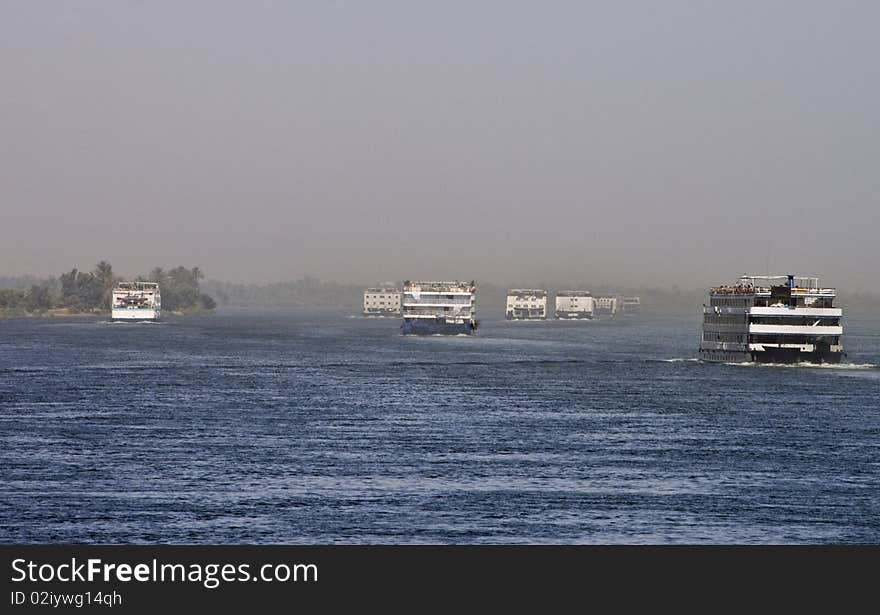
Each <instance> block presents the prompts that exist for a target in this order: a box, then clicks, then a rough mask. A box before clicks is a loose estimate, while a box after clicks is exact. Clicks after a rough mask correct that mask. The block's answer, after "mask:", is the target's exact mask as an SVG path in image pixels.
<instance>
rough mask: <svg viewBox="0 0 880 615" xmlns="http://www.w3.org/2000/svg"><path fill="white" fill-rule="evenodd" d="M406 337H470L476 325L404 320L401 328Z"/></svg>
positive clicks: (420, 319) (422, 319)
mask: <svg viewBox="0 0 880 615" xmlns="http://www.w3.org/2000/svg"><path fill="white" fill-rule="evenodd" d="M400 330H401V331H402V332H403V334H404V335H470V334H472V333H473V332H474V325H473V323H470V322H463V323H449V322H445V321H442V320H439V321H438V320H428V319H424V318H414V319H412V320H404V321H403V324H402V325H401V326H400Z"/></svg>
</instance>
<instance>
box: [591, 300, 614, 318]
mask: <svg viewBox="0 0 880 615" xmlns="http://www.w3.org/2000/svg"><path fill="white" fill-rule="evenodd" d="M618 311H620V300H619V298H618V297H596V302H595V308H594V312H595V313H596V315H597V316H614V315H615V314H617V312H618Z"/></svg>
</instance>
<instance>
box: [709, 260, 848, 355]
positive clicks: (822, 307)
mask: <svg viewBox="0 0 880 615" xmlns="http://www.w3.org/2000/svg"><path fill="white" fill-rule="evenodd" d="M836 296H837V292H836V291H835V289H833V288H823V287H822V286H820V285H819V278H815V277H806V276H796V275H783V276H757V275H744V276H742V277H741V278H740V279H739V281H737V282H736V283H735V284H734V285H732V286H718V287H716V288H712V289H711V290H710V291H709V305H708V306H703V339H702V341H701V342H700V358H701V359H703V360H705V361H723V362H737V363H742V362H760V363H799V362H806V363H839V362H840V360H841V357H842V356H843V345H842V344H841V339H840V338H841V336H842V335H843V327H842V325H841V318H842V316H843V311H842V310H841V309H840V308H836V307H834V299H835V297H836Z"/></svg>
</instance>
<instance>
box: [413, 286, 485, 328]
mask: <svg viewBox="0 0 880 615" xmlns="http://www.w3.org/2000/svg"><path fill="white" fill-rule="evenodd" d="M476 293H477V288H476V285H475V283H474V282H470V283H464V282H419V281H406V282H404V284H403V295H402V300H401V310H402V312H403V325H401V331H402V332H403V333H404V334H405V335H459V334H465V335H470V334H471V333H473V332H474V331H475V330H476V328H477V322H476V320H475V319H474V318H475V316H476V305H477V299H476V297H477V295H476Z"/></svg>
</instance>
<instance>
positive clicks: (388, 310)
mask: <svg viewBox="0 0 880 615" xmlns="http://www.w3.org/2000/svg"><path fill="white" fill-rule="evenodd" d="M364 316H400V291H399V290H397V289H396V288H368V289H367V290H365V291H364Z"/></svg>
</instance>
